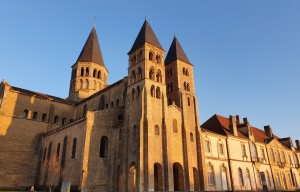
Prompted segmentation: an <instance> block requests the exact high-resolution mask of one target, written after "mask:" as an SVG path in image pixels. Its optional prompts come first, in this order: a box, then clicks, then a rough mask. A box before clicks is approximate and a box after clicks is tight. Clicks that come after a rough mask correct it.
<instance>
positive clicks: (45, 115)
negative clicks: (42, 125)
mask: <svg viewBox="0 0 300 192" xmlns="http://www.w3.org/2000/svg"><path fill="white" fill-rule="evenodd" d="M46 120H47V114H46V113H43V115H42V121H46Z"/></svg>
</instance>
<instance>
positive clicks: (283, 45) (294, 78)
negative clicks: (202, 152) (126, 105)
mask: <svg viewBox="0 0 300 192" xmlns="http://www.w3.org/2000/svg"><path fill="white" fill-rule="evenodd" d="M186 2H187V1H179V0H172V1H171V0H170V1H168V0H166V1H101V2H100V1H87V0H85V1H79V0H77V1H58V0H56V1H29V0H28V1H14V0H12V1H3V2H1V6H0V24H1V26H0V34H1V35H0V78H1V79H2V78H4V79H5V81H7V82H9V83H10V84H11V85H13V86H17V87H21V88H25V89H29V90H34V91H38V92H42V93H46V94H50V95H55V96H59V97H63V98H66V97H67V96H68V90H69V81H70V74H71V73H70V72H71V71H70V69H71V68H70V67H71V65H72V64H74V62H75V61H76V59H77V57H78V55H79V53H80V51H81V48H82V47H83V45H84V43H85V41H86V38H87V36H88V34H89V32H90V30H91V28H92V25H93V22H94V16H95V15H96V16H97V20H96V28H97V32H98V38H99V41H100V46H101V50H102V54H103V58H104V62H105V64H106V66H107V68H108V70H109V72H110V73H109V80H108V81H109V83H110V84H111V83H114V82H116V81H117V80H119V79H121V78H123V77H124V76H127V67H128V62H127V61H128V58H127V52H128V51H129V49H130V48H131V46H132V44H133V42H134V40H135V38H136V36H137V33H138V32H139V30H140V27H141V26H142V23H143V22H144V19H145V16H146V17H147V19H148V21H149V23H150V25H151V26H152V28H153V30H154V32H155V33H156V35H157V37H158V39H159V40H160V42H161V44H162V46H163V47H164V49H165V50H166V51H167V50H168V49H169V46H170V44H171V41H172V38H173V36H174V33H176V36H177V37H178V39H179V41H180V43H181V45H182V47H183V48H184V50H185V52H186V54H187V56H188V57H189V59H190V61H191V62H192V63H193V64H194V73H195V85H196V91H197V96H198V101H199V110H200V120H201V123H203V122H204V121H205V120H207V119H208V118H209V117H210V116H212V115H213V114H215V113H217V114H220V115H223V116H228V115H230V114H233V115H236V114H239V115H240V116H241V117H245V116H246V117H248V120H249V121H250V123H251V124H252V125H254V126H256V127H259V128H263V126H264V125H267V124H270V125H271V127H272V128H273V132H274V133H275V134H277V135H279V136H280V137H287V136H291V137H292V138H293V139H300V124H299V121H300V1H292V0H291V1H276V0H272V1H256V0H251V1H250V0H249V1H246V0H245V1H240V0H236V1H214V0H211V1H192V2H189V3H186Z"/></svg>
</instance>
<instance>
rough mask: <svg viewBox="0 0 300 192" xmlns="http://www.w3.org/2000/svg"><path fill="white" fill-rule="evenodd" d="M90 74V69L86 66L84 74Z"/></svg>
mask: <svg viewBox="0 0 300 192" xmlns="http://www.w3.org/2000/svg"><path fill="white" fill-rule="evenodd" d="M89 75H90V70H89V68H88V67H87V68H85V76H89Z"/></svg>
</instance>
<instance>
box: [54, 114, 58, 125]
mask: <svg viewBox="0 0 300 192" xmlns="http://www.w3.org/2000/svg"><path fill="white" fill-rule="evenodd" d="M53 122H54V123H58V116H57V115H56V116H55V117H54V120H53Z"/></svg>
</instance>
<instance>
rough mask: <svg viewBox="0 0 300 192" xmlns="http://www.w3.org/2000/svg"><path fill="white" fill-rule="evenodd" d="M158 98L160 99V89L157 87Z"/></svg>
mask: <svg viewBox="0 0 300 192" xmlns="http://www.w3.org/2000/svg"><path fill="white" fill-rule="evenodd" d="M156 98H157V99H160V88H159V87H156Z"/></svg>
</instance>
